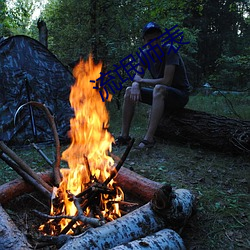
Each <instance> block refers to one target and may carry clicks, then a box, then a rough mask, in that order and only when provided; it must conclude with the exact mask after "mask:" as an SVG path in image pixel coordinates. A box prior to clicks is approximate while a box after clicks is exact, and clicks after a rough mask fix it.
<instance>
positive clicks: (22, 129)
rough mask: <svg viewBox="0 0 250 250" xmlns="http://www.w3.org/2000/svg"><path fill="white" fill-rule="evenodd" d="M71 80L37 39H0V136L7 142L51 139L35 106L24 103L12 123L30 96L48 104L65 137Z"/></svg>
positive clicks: (68, 121)
mask: <svg viewBox="0 0 250 250" xmlns="http://www.w3.org/2000/svg"><path fill="white" fill-rule="evenodd" d="M73 83H74V77H73V76H72V74H71V72H70V71H69V70H68V69H67V68H66V67H65V66H64V65H63V64H62V63H61V62H60V61H59V60H58V59H57V58H56V56H55V55H53V54H52V53H51V52H50V51H49V50H48V49H47V48H46V47H45V46H44V45H42V44H41V43H40V42H38V41H37V40H35V39H32V38H30V37H27V36H22V35H20V36H13V37H9V38H7V39H2V40H0V140H3V141H5V142H8V144H24V143H26V142H33V141H36V142H45V141H49V140H53V134H52V130H51V127H50V125H49V122H48V120H47V117H46V115H45V113H44V112H43V111H41V110H39V109H38V108H35V107H32V108H31V107H30V106H29V105H26V106H25V107H24V108H22V109H21V110H20V112H18V114H17V117H16V120H15V124H14V117H15V113H16V111H17V110H18V108H19V107H20V106H21V105H22V104H25V103H27V102H28V101H29V100H31V101H36V102H39V103H42V104H44V105H45V106H46V107H48V109H49V110H50V112H51V113H52V115H53V116H54V119H55V122H56V126H57V131H58V135H59V138H60V140H67V138H68V137H67V131H68V130H69V128H70V118H71V117H72V116H73V110H72V108H71V107H70V103H69V94H70V87H71V85H72V84H73ZM32 114H33V116H32ZM32 117H33V119H32ZM32 121H33V122H32Z"/></svg>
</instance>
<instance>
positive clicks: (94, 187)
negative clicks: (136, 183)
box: [40, 56, 124, 235]
mask: <svg viewBox="0 0 250 250" xmlns="http://www.w3.org/2000/svg"><path fill="white" fill-rule="evenodd" d="M101 68H102V65H101V63H99V64H97V65H95V64H94V62H93V60H92V57H91V56H90V57H89V59H88V60H87V61H86V62H84V61H83V60H81V61H80V62H79V64H78V65H77V66H76V67H75V68H74V71H73V74H74V77H75V78H76V82H75V84H74V85H73V86H72V89H71V93H70V103H71V106H72V108H73V109H74V112H75V117H74V118H72V119H71V120H70V126H71V130H70V133H69V134H70V137H71V139H72V143H71V145H70V147H69V148H68V149H66V150H65V151H64V152H63V153H62V159H63V160H65V161H67V162H68V166H69V170H68V169H62V170H61V172H62V175H63V179H62V181H61V183H60V186H59V188H58V189H57V190H55V192H54V194H55V197H54V199H53V201H52V206H51V212H50V214H51V216H52V217H51V218H52V219H50V220H49V221H48V222H47V223H46V225H43V226H41V227H40V230H42V232H43V233H45V234H50V235H58V234H61V233H63V234H65V233H68V234H75V233H76V232H77V230H78V231H79V228H83V227H85V226H86V224H91V225H93V226H98V225H101V224H103V223H105V222H107V221H111V220H114V219H116V218H118V217H120V216H121V213H120V211H119V201H122V200H123V199H124V195H123V192H122V190H121V188H120V187H119V186H117V184H115V183H114V181H113V177H114V173H115V171H116V167H115V163H114V161H113V159H112V157H110V156H109V153H110V152H111V147H112V142H113V141H114V138H113V137H112V135H111V134H110V133H109V132H108V126H109V125H108V122H109V115H108V111H107V109H106V106H105V103H104V102H102V100H101V99H100V96H99V92H98V91H95V90H93V86H91V83H90V80H91V79H94V78H98V75H99V74H100V72H101ZM53 216H54V217H53ZM90 217H91V218H90ZM58 221H59V222H58ZM73 225H74V227H73ZM45 229H46V230H45ZM76 229H77V230H76Z"/></svg>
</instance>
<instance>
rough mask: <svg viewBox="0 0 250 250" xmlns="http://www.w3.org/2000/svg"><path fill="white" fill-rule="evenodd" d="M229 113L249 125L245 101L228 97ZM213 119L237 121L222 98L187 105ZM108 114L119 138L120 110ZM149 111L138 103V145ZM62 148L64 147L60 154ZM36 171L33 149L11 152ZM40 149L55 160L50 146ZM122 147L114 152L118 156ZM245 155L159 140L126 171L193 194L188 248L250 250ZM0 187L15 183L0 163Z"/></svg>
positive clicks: (39, 166) (249, 167) (133, 157)
mask: <svg viewBox="0 0 250 250" xmlns="http://www.w3.org/2000/svg"><path fill="white" fill-rule="evenodd" d="M228 98H230V102H231V103H232V105H233V109H234V110H235V111H236V112H237V114H238V115H240V116H241V117H242V118H244V119H245V120H250V110H249V102H250V98H249V96H246V97H238V96H230V97H228ZM187 107H188V108H190V109H195V110H201V111H205V112H208V113H211V114H217V115H223V116H228V117H233V118H237V116H235V114H234V112H232V111H231V108H229V107H228V105H227V104H226V102H225V98H224V97H221V96H209V97H207V96H200V95H197V96H191V98H190V102H189V104H188V106H187ZM108 109H109V111H110V132H111V133H112V134H113V135H114V136H117V135H119V133H120V127H121V110H117V108H116V106H115V105H114V104H113V103H110V104H108ZM149 109H150V107H149V106H147V105H144V104H139V105H138V107H137V111H136V114H135V119H134V120H133V123H132V128H131V135H132V136H134V137H135V138H136V139H137V141H136V143H138V141H139V140H140V139H141V138H142V137H143V136H144V133H145V131H146V128H147V125H148V117H149V114H148V111H149ZM64 148H65V147H63V148H62V150H63V149H64ZM14 150H15V152H16V153H17V154H18V155H20V156H21V157H22V158H23V159H24V160H25V161H26V162H27V163H29V165H32V168H33V169H34V170H35V171H44V170H46V169H48V167H47V164H46V163H45V162H44V160H43V159H41V157H40V156H39V155H38V153H37V152H36V151H35V150H34V149H31V148H26V149H23V148H15V149H14ZM43 150H44V151H45V152H46V154H47V155H48V156H49V157H50V158H51V159H53V158H54V154H55V152H54V148H53V146H44V148H43ZM124 150H125V148H114V149H113V153H114V154H116V155H118V156H121V155H122V154H123V152H124ZM249 160H250V158H249V156H239V155H232V154H226V153H220V152H216V151H211V150H207V149H205V148H202V147H198V146H192V145H188V144H178V143H175V142H173V141H163V140H158V141H157V144H156V146H155V147H154V148H153V149H150V150H145V151H138V150H136V149H132V150H131V152H130V154H129V156H128V158H127V160H126V162H125V164H124V166H125V167H127V168H130V169H133V170H134V171H136V172H137V173H139V174H141V175H143V176H145V177H147V178H149V179H152V180H154V181H157V182H161V183H169V184H171V185H172V186H173V187H175V188H187V189H189V190H191V191H193V192H194V193H195V194H196V197H197V200H198V206H197V213H196V215H195V216H194V217H193V218H192V219H191V220H190V221H189V223H188V224H187V226H186V227H185V229H184V230H183V233H182V235H181V236H182V238H183V239H184V241H185V243H186V245H187V248H188V249H216V250H217V249H219V250H221V249H225V250H228V249H250V239H249V231H250V227H249V217H250V213H249V211H250V206H249V204H250V203H249V191H250V184H249V177H250V161H249ZM0 168H1V171H0V184H3V183H5V182H8V181H9V180H12V179H15V178H16V177H17V175H16V174H15V173H14V171H12V169H11V168H10V167H9V166H7V165H6V164H4V163H3V162H0Z"/></svg>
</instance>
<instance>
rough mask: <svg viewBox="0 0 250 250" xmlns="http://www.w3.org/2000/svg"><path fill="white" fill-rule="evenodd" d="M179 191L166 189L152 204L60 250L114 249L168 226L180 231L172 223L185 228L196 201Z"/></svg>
mask: <svg viewBox="0 0 250 250" xmlns="http://www.w3.org/2000/svg"><path fill="white" fill-rule="evenodd" d="M176 191H177V190H176ZM176 191H174V192H172V189H171V187H169V186H164V187H162V188H161V189H160V190H159V193H160V194H156V195H155V196H154V197H153V199H152V201H151V202H148V203H147V204H145V205H144V206H142V207H140V208H138V209H136V210H134V211H133V212H131V213H129V214H126V215H124V216H123V217H120V218H118V219H116V220H114V221H111V222H109V223H107V224H105V225H103V226H101V227H98V228H91V229H89V230H87V231H86V232H85V233H83V234H81V235H79V236H75V237H73V238H70V239H69V240H68V241H67V242H66V243H65V244H64V245H63V246H62V247H61V248H60V249H61V250H66V249H67V250H69V249H83V248H84V249H86V250H88V249H89V250H90V249H91V250H93V249H110V248H112V247H115V246H117V245H120V244H125V243H128V242H131V241H133V240H136V239H138V238H141V237H146V236H147V235H149V234H152V233H155V232H157V231H159V230H162V229H164V228H166V227H172V226H174V227H175V228H176V227H177V225H175V224H174V225H173V224H172V223H175V222H178V226H183V225H184V224H185V223H186V221H187V219H188V218H189V217H190V216H191V214H192V207H193V205H194V200H195V199H194V196H193V195H192V194H191V193H190V192H189V191H188V190H185V189H181V190H179V191H178V192H176ZM181 199H183V200H181ZM185 206H187V207H185ZM171 215H173V217H174V219H173V220H172V219H170V218H171ZM182 220H183V221H182ZM181 221H182V222H181Z"/></svg>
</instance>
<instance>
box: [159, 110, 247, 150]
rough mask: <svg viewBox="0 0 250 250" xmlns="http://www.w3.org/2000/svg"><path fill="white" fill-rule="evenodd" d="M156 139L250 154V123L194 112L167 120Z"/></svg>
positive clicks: (160, 126) (163, 119)
mask: <svg viewBox="0 0 250 250" xmlns="http://www.w3.org/2000/svg"><path fill="white" fill-rule="evenodd" d="M155 135H156V137H160V138H163V139H166V140H175V141H179V142H185V143H190V144H191V145H197V144H200V145H203V146H205V147H207V148H210V149H216V150H219V151H223V152H235V153H249V152H250V121H243V120H238V119H232V118H227V117H223V116H217V115H212V114H208V113H205V112H200V111H194V110H190V109H183V110H180V111H178V112H176V113H173V114H170V115H166V116H164V117H163V118H162V120H161V122H160V124H159V126H158V128H157V131H156V134H155Z"/></svg>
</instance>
